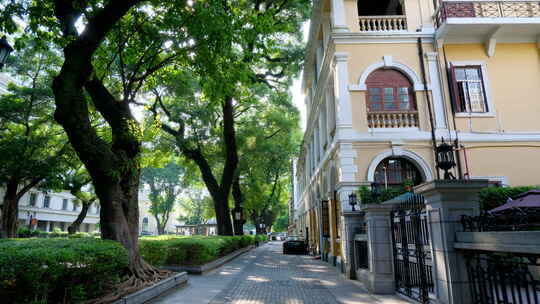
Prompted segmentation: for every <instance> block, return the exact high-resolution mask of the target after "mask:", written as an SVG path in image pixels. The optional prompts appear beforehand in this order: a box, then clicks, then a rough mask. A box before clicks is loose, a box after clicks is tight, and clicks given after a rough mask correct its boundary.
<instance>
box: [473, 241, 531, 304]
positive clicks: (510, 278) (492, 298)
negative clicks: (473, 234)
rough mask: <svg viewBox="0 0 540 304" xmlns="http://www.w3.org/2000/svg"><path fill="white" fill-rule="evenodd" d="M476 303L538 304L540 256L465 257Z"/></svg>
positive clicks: (481, 253) (507, 254)
mask: <svg viewBox="0 0 540 304" xmlns="http://www.w3.org/2000/svg"><path fill="white" fill-rule="evenodd" d="M465 258H466V265H467V273H468V276H469V282H470V284H469V285H470V290H471V297H472V300H473V303H475V304H518V303H519V304H539V303H540V281H539V276H540V264H539V259H540V255H517V254H511V253H487V252H478V251H470V252H467V253H466V254H465Z"/></svg>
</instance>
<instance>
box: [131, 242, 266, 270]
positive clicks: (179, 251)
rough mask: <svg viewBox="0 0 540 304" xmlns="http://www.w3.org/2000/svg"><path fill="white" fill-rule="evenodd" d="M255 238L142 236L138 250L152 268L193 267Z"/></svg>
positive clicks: (246, 244) (249, 243) (243, 245)
mask: <svg viewBox="0 0 540 304" xmlns="http://www.w3.org/2000/svg"><path fill="white" fill-rule="evenodd" d="M256 240H257V238H256V237H255V236H251V235H244V236H210V237H203V236H193V237H184V236H158V237H143V238H141V239H140V240H139V250H140V253H141V255H142V256H143V258H144V259H145V261H147V262H149V263H150V264H152V265H154V266H162V265H181V266H188V265H190V266H193V265H202V264H205V263H208V262H211V261H213V260H215V259H217V258H219V257H222V256H224V255H227V254H229V253H231V252H233V251H235V250H238V249H241V248H244V247H247V246H249V245H253V244H255V242H256Z"/></svg>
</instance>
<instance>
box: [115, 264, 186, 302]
mask: <svg viewBox="0 0 540 304" xmlns="http://www.w3.org/2000/svg"><path fill="white" fill-rule="evenodd" d="M187 281H188V276H187V273H185V272H182V273H179V274H176V275H175V276H173V277H170V278H168V279H165V280H162V281H160V282H159V283H157V284H155V285H152V286H149V287H146V288H145V289H142V290H139V291H137V292H135V293H132V294H130V295H127V296H125V297H123V298H121V299H120V300H118V301H115V302H113V304H143V303H146V302H148V301H150V300H152V299H154V298H157V297H159V296H160V295H162V294H163V293H165V292H167V291H169V290H171V289H173V288H176V287H178V286H180V285H183V284H185V283H187Z"/></svg>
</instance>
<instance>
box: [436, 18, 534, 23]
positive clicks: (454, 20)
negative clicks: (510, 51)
mask: <svg viewBox="0 0 540 304" xmlns="http://www.w3.org/2000/svg"><path fill="white" fill-rule="evenodd" d="M445 24H458V25H460V24H463V25H468V24H485V25H490V24H493V25H495V24H540V17H527V18H523V17H513V18H512V17H494V18H486V17H470V18H469V17H463V18H462V17H450V18H446V21H445Z"/></svg>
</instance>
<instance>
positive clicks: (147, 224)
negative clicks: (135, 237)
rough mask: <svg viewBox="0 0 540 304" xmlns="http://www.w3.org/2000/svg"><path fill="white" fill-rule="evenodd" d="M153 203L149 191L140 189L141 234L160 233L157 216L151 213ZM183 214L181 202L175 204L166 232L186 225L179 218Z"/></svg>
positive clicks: (174, 231)
mask: <svg viewBox="0 0 540 304" xmlns="http://www.w3.org/2000/svg"><path fill="white" fill-rule="evenodd" d="M151 205H152V203H151V202H150V199H149V198H148V191H146V190H141V191H139V233H141V234H152V235H157V234H158V229H157V221H156V218H155V217H154V216H153V215H152V214H151V213H150V206H151ZM181 215H182V213H181V212H180V206H179V204H175V206H174V209H173V211H172V212H171V214H170V216H169V221H167V225H166V226H165V233H176V226H178V225H184V222H183V221H179V220H178V218H179V217H180V216H181Z"/></svg>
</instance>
